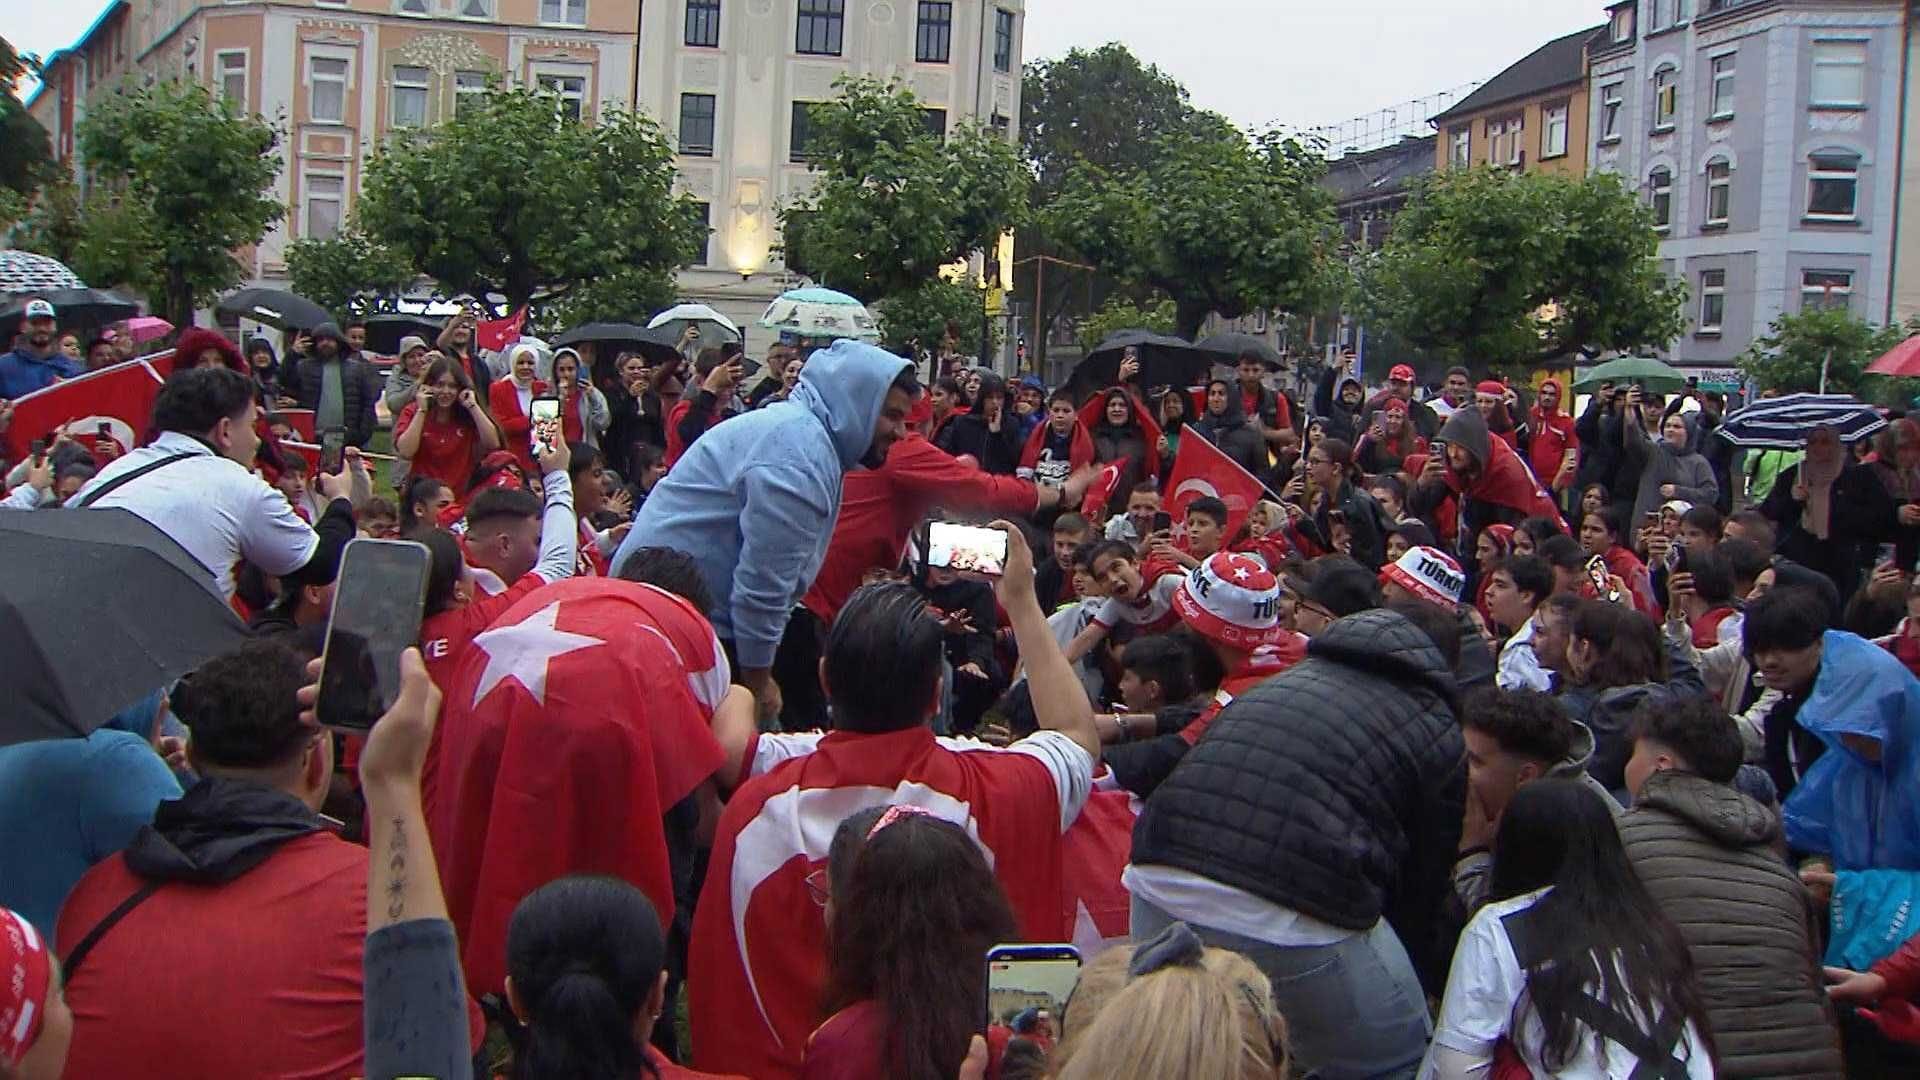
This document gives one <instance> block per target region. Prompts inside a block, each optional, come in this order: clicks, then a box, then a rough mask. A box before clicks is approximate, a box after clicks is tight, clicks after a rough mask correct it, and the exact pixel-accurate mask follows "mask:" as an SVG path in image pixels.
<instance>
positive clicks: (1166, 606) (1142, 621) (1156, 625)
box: [1093, 571, 1186, 634]
mask: <svg viewBox="0 0 1920 1080" xmlns="http://www.w3.org/2000/svg"><path fill="white" fill-rule="evenodd" d="M1185 580H1186V573H1185V572H1184V571H1180V572H1175V573H1170V574H1162V575H1160V576H1159V577H1157V578H1155V579H1154V581H1153V584H1151V585H1149V586H1147V590H1146V595H1144V596H1141V597H1140V598H1138V599H1136V600H1122V599H1120V598H1119V597H1117V596H1109V597H1107V598H1106V599H1105V600H1102V601H1100V604H1099V606H1098V607H1096V608H1094V612H1093V621H1094V622H1096V623H1099V624H1100V625H1101V626H1104V627H1106V628H1107V629H1109V630H1111V629H1113V628H1114V627H1116V626H1118V625H1120V624H1121V623H1123V622H1128V623H1132V624H1134V625H1135V626H1138V627H1139V628H1140V632H1141V633H1143V634H1158V633H1163V632H1165V631H1167V630H1171V629H1173V628H1174V627H1175V626H1178V625H1179V624H1180V614H1179V612H1176V611H1174V610H1173V594H1174V593H1176V592H1178V591H1179V589H1180V583H1181V582H1182V581H1185Z"/></svg>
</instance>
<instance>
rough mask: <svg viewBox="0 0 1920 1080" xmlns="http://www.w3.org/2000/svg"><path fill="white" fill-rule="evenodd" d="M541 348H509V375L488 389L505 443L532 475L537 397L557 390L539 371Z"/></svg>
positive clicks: (523, 467)
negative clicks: (534, 402)
mask: <svg viewBox="0 0 1920 1080" xmlns="http://www.w3.org/2000/svg"><path fill="white" fill-rule="evenodd" d="M539 361H540V351H539V350H538V349H536V348H534V347H533V346H531V345H526V344H521V345H515V346H513V347H512V348H510V349H508V350H507V377H506V378H504V379H499V380H496V381H495V382H494V384H493V385H492V386H491V387H489V388H488V390H487V405H488V407H489V408H490V409H491V410H492V411H493V419H494V423H496V424H498V425H499V427H500V439H501V443H502V445H504V446H505V447H506V448H507V449H508V450H511V451H513V454H514V456H515V457H517V458H519V459H520V469H521V471H522V472H525V473H527V474H528V475H529V476H531V475H534V467H533V436H532V433H533V419H532V415H531V414H532V411H533V399H534V398H537V397H547V396H549V395H551V394H552V393H553V390H552V388H550V387H549V386H548V385H547V384H546V383H545V382H543V381H541V379H540V378H539V377H538V375H537V374H536V368H537V367H538V365H539Z"/></svg>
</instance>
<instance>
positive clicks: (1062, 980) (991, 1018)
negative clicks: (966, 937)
mask: <svg viewBox="0 0 1920 1080" xmlns="http://www.w3.org/2000/svg"><path fill="white" fill-rule="evenodd" d="M1079 981H1080V953H1079V951H1078V950H1076V949H1075V948H1074V947H1073V946H1071V945H995V946H994V947H993V948H991V949H988V950H987V1025H988V1026H989V1027H991V1026H993V1025H994V1024H1003V1025H1005V1026H1007V1027H1009V1028H1012V1029H1013V1033H1014V1034H1015V1035H1040V1036H1044V1037H1045V1038H1048V1039H1052V1040H1058V1039H1060V1038H1062V1037H1063V1036H1065V1034H1066V1032H1065V1031H1063V1030H1062V1029H1061V1023H1060V1014H1061V1012H1062V1011H1063V1010H1064V1009H1065V1008H1066V1004H1067V998H1069V997H1071V996H1072V995H1073V988H1074V985H1075V984H1077V983H1078V982H1079Z"/></svg>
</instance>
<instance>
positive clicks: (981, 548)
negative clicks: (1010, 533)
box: [927, 521, 1007, 577]
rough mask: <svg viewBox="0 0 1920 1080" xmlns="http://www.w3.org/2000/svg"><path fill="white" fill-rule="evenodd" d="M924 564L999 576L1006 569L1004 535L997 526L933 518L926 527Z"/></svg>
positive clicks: (962, 571)
mask: <svg viewBox="0 0 1920 1080" xmlns="http://www.w3.org/2000/svg"><path fill="white" fill-rule="evenodd" d="M927 565H928V566H931V567H935V568H937V569H941V570H953V571H957V572H959V573H962V574H982V575H985V576H987V577H999V576H1000V575H1001V574H1004V573H1006V570H1007V534H1006V533H1003V532H1001V531H1000V530H999V529H983V528H981V527H979V526H977V525H961V524H959V523H957V522H952V521H936V522H934V523H933V524H932V525H931V526H930V527H929V529H928V530H927Z"/></svg>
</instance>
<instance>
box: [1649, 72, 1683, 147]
mask: <svg viewBox="0 0 1920 1080" xmlns="http://www.w3.org/2000/svg"><path fill="white" fill-rule="evenodd" d="M1679 111H1680V74H1679V72H1677V71H1675V70H1674V69H1672V68H1670V67H1663V68H1661V69H1660V70H1659V71H1656V72H1654V73H1653V130H1655V131H1672V130H1673V117H1674V114H1676V113H1678V112H1679Z"/></svg>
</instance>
